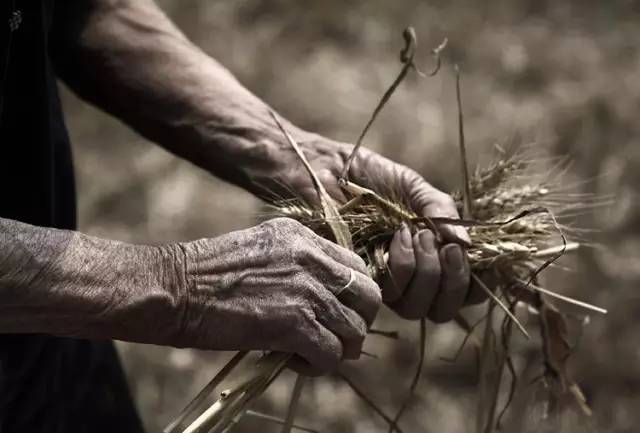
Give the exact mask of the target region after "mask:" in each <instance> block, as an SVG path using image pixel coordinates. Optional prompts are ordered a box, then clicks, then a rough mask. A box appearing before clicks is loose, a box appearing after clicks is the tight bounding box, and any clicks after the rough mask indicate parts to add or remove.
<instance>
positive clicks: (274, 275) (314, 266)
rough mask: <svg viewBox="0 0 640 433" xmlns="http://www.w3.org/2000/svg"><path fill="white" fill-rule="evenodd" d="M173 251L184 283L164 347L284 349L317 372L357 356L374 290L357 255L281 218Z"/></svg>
mask: <svg viewBox="0 0 640 433" xmlns="http://www.w3.org/2000/svg"><path fill="white" fill-rule="evenodd" d="M174 247H175V248H177V249H179V250H182V251H183V252H184V255H183V256H184V262H185V263H184V265H185V266H184V273H185V275H184V281H186V286H187V287H186V290H181V292H182V294H183V295H182V298H183V299H181V300H180V301H181V302H180V308H179V310H180V311H181V313H180V317H181V318H180V320H179V322H180V325H179V329H177V330H176V332H175V334H174V337H173V340H174V341H171V342H170V344H173V345H175V346H182V347H195V348H202V349H214V350H274V351H281V352H289V353H294V354H297V355H299V357H301V358H302V359H303V360H304V361H305V363H300V362H298V363H294V364H293V365H292V366H293V368H294V369H297V370H298V371H304V372H316V373H317V372H330V371H332V370H334V369H335V368H336V367H337V366H338V364H339V363H340V361H341V360H342V359H356V358H358V357H359V356H360V353H361V351H362V343H363V340H364V337H365V335H366V333H367V328H368V326H370V325H371V323H372V322H373V319H374V318H375V315H376V313H377V311H378V308H379V306H380V303H381V292H380V289H379V287H378V286H377V284H376V283H375V282H374V281H373V280H372V279H371V278H370V277H369V276H368V274H367V268H366V266H365V263H364V261H363V260H362V259H361V258H360V257H359V256H357V255H356V254H355V253H353V252H351V251H349V250H347V249H344V248H342V247H340V246H338V245H336V244H334V243H333V242H330V241H328V240H326V239H323V238H321V237H319V236H317V235H316V234H314V233H313V232H312V231H311V230H309V229H308V228H306V227H304V226H302V225H301V224H300V223H298V222H296V221H294V220H291V219H287V218H278V219H273V220H270V221H267V222H264V223H262V224H260V225H258V226H256V227H253V228H250V229H248V230H242V231H236V232H232V233H229V234H226V235H223V236H220V237H217V238H213V239H200V240H197V241H194V242H189V243H181V244H177V245H174ZM351 272H353V275H354V277H355V279H354V281H353V282H352V283H351V285H350V286H349V287H348V288H347V289H346V290H342V289H343V288H344V287H345V285H346V284H347V283H348V282H349V281H350V277H351ZM337 294H339V296H337ZM338 298H339V299H338ZM299 361H300V360H299ZM306 363H308V364H310V366H311V367H312V368H311V369H309V368H307V367H308V365H306ZM296 367H297V368H296Z"/></svg>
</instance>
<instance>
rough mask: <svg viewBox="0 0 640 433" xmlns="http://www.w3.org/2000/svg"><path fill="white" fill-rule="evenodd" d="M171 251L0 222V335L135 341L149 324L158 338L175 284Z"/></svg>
mask: <svg viewBox="0 0 640 433" xmlns="http://www.w3.org/2000/svg"><path fill="white" fill-rule="evenodd" d="M171 251H172V250H170V249H162V248H151V247H144V246H136V245H130V244H123V243H120V242H115V241H108V240H103V239H98V238H94V237H90V236H86V235H83V234H81V233H78V232H72V231H66V230H56V229H48V228H41V227H34V226H30V225H27V224H23V223H20V222H16V221H11V220H6V219H1V218H0V333H48V334H53V335H59V336H75V337H85V338H115V339H124V340H132V341H137V340H139V339H140V336H141V334H140V333H141V332H142V331H143V330H142V329H139V328H140V327H141V326H140V324H145V323H154V326H158V335H159V336H160V335H161V334H162V328H163V326H165V325H164V323H163V320H162V319H163V317H162V316H161V314H160V313H164V314H167V316H168V313H169V312H170V311H171V310H172V309H173V308H174V307H175V304H176V299H177V296H176V294H175V293H172V291H171V289H172V287H176V288H177V287H178V286H179V284H173V280H174V279H175V277H174V275H178V274H176V273H174V272H169V271H173V269H171V268H169V269H168V270H167V267H166V264H167V263H172V262H173V261H174V258H173V257H168V255H170V254H171ZM163 255H164V257H163ZM176 263H177V261H176ZM167 319H168V317H167ZM159 338H160V337H159ZM159 342H161V341H159Z"/></svg>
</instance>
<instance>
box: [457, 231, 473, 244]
mask: <svg viewBox="0 0 640 433" xmlns="http://www.w3.org/2000/svg"><path fill="white" fill-rule="evenodd" d="M456 237H457V238H458V239H460V241H461V242H462V243H463V244H464V245H465V246H468V247H470V246H471V238H469V233H467V230H466V229H465V228H464V227H456Z"/></svg>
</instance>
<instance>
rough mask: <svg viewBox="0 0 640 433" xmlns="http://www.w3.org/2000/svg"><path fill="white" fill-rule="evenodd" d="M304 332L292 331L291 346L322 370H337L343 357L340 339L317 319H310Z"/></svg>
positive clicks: (312, 365)
mask: <svg viewBox="0 0 640 433" xmlns="http://www.w3.org/2000/svg"><path fill="white" fill-rule="evenodd" d="M301 331H302V332H295V333H292V334H291V335H292V337H291V338H292V339H293V341H290V342H289V345H290V347H292V348H295V350H294V352H295V353H297V354H298V355H299V356H301V357H302V358H303V359H304V360H305V361H307V362H308V363H309V365H310V366H311V367H312V368H313V369H315V370H318V371H321V372H331V371H335V370H336V369H337V368H338V365H339V364H340V361H341V360H342V358H343V349H342V347H343V346H342V343H341V342H340V339H339V338H338V337H337V336H336V335H335V334H334V333H333V332H331V331H330V330H328V329H327V328H325V327H324V326H323V325H322V324H321V323H320V322H318V321H317V320H309V321H308V323H307V326H306V327H305V329H303V330H301Z"/></svg>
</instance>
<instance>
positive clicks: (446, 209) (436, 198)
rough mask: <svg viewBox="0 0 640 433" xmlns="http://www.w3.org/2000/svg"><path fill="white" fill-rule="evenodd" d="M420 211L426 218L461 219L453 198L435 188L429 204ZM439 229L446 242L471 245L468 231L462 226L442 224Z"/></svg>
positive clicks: (430, 195)
mask: <svg viewBox="0 0 640 433" xmlns="http://www.w3.org/2000/svg"><path fill="white" fill-rule="evenodd" d="M431 188H433V187H431ZM420 211H421V214H422V215H423V216H426V217H447V218H460V215H458V210H457V209H456V203H455V201H454V200H453V198H451V196H450V195H448V194H445V193H443V192H441V191H439V190H437V189H435V188H433V191H432V192H431V193H430V194H429V200H428V202H427V204H426V205H425V206H423V207H422V209H421V210H420ZM438 229H439V230H440V234H441V235H442V238H443V240H444V241H447V242H455V243H459V244H462V245H471V238H470V237H469V233H467V230H466V229H465V228H464V227H462V226H453V225H449V224H442V225H439V226H438Z"/></svg>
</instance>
